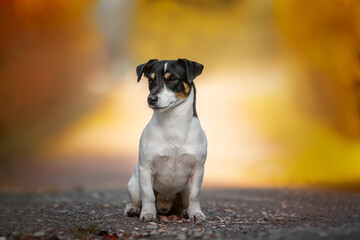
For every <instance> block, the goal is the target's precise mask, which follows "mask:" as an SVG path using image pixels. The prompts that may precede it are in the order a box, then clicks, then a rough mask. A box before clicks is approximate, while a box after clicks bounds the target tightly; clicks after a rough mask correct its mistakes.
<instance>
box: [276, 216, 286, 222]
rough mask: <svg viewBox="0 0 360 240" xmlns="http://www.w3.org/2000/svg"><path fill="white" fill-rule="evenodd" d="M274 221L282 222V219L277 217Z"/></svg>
mask: <svg viewBox="0 0 360 240" xmlns="http://www.w3.org/2000/svg"><path fill="white" fill-rule="evenodd" d="M275 221H284V218H283V217H277V218H275Z"/></svg>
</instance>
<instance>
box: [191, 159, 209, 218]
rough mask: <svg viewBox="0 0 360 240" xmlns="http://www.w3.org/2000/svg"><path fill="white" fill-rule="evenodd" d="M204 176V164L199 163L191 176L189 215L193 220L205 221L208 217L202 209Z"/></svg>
mask: <svg viewBox="0 0 360 240" xmlns="http://www.w3.org/2000/svg"><path fill="white" fill-rule="evenodd" d="M203 176H204V165H202V164H199V165H197V166H196V167H195V169H194V172H193V174H192V176H191V177H190V178H189V190H190V193H189V208H188V210H187V215H188V216H189V219H190V220H192V221H205V220H206V217H205V215H204V214H203V212H202V211H201V206H200V189H201V184H202V181H203Z"/></svg>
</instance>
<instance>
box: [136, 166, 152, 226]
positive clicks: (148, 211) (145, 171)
mask: <svg viewBox="0 0 360 240" xmlns="http://www.w3.org/2000/svg"><path fill="white" fill-rule="evenodd" d="M139 175H140V176H139V180H140V189H141V202H142V209H141V214H140V221H144V222H150V221H155V220H156V207H155V194H154V190H153V180H154V176H153V174H152V173H151V170H150V168H149V167H144V166H141V165H140V166H139Z"/></svg>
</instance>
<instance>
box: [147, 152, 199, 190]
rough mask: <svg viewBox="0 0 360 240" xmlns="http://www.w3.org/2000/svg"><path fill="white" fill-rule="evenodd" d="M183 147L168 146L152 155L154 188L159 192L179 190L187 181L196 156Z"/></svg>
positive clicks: (195, 161)
mask: <svg viewBox="0 0 360 240" xmlns="http://www.w3.org/2000/svg"><path fill="white" fill-rule="evenodd" d="M186 150H187V149H186V148H184V147H179V148H176V147H170V146H169V147H168V148H165V149H163V151H162V152H161V154H159V155H158V156H154V159H153V164H152V165H153V168H154V170H155V172H156V174H155V179H154V188H155V189H156V190H158V191H159V192H163V191H175V192H177V191H180V190H181V189H182V188H183V187H184V186H185V184H186V183H187V181H188V179H189V177H190V175H191V174H192V170H193V169H194V166H195V165H196V163H197V157H196V156H194V155H193V154H191V153H189V152H187V151H186Z"/></svg>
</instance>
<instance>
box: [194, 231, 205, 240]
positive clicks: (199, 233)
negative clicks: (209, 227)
mask: <svg viewBox="0 0 360 240" xmlns="http://www.w3.org/2000/svg"><path fill="white" fill-rule="evenodd" d="M193 236H194V239H200V238H203V236H204V233H203V232H194V234H193Z"/></svg>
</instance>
